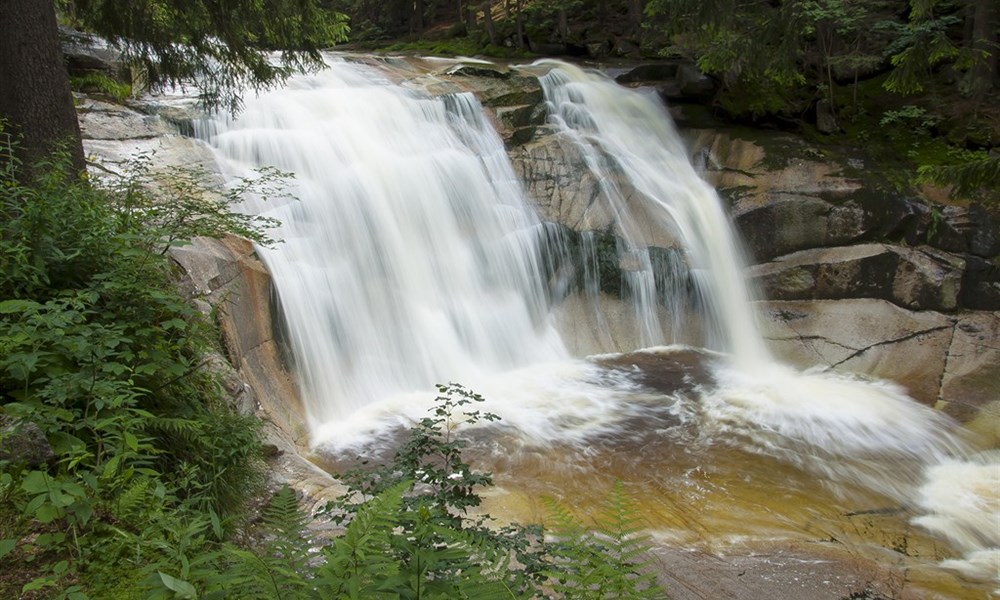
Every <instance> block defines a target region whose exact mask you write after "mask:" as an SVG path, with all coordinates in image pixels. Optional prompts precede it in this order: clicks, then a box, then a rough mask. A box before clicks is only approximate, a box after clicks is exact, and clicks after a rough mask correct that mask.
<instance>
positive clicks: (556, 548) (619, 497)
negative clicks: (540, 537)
mask: <svg viewBox="0 0 1000 600" xmlns="http://www.w3.org/2000/svg"><path fill="white" fill-rule="evenodd" d="M545 503H546V505H547V507H548V509H549V511H550V514H551V517H552V521H553V522H554V525H555V526H554V528H553V531H554V533H555V534H556V536H557V537H556V539H555V540H553V541H552V542H551V543H550V548H549V555H550V557H551V566H550V569H549V570H548V571H547V574H548V576H549V577H550V579H551V585H552V588H553V589H554V590H555V591H556V592H558V593H559V594H560V595H562V596H563V597H565V598H593V599H603V598H609V599H612V598H613V599H638V598H666V597H667V596H666V593H665V592H664V591H663V589H662V588H660V587H659V585H658V584H657V581H656V576H655V575H654V574H653V573H652V572H650V570H649V566H650V561H649V560H648V559H647V558H646V556H647V555H648V553H649V551H650V549H651V548H652V546H651V544H650V541H649V536H647V535H642V534H641V531H642V527H641V525H642V520H641V519H640V517H639V516H638V513H637V510H636V508H635V504H634V502H633V501H632V499H631V498H630V497H629V496H628V493H627V491H626V490H625V486H624V485H623V484H622V483H621V482H620V481H619V482H615V485H614V486H613V487H612V489H611V491H610V493H609V495H608V498H607V500H606V501H605V503H604V507H603V509H602V510H601V512H600V514H599V515H598V518H597V519H596V522H595V524H594V528H593V530H592V531H588V530H587V529H586V528H584V527H583V526H581V525H580V524H579V522H578V521H577V520H576V519H575V518H574V517H573V515H572V514H571V513H570V511H569V510H568V509H567V508H566V507H565V506H563V505H561V504H559V503H558V502H557V501H555V500H552V499H546V500H545Z"/></svg>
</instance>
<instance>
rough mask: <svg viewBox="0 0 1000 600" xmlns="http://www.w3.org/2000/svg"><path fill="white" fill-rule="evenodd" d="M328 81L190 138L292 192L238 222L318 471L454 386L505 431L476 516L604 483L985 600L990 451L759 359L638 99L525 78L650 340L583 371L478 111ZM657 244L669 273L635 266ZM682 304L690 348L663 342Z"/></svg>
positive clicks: (904, 401) (713, 523) (681, 166)
mask: <svg viewBox="0 0 1000 600" xmlns="http://www.w3.org/2000/svg"><path fill="white" fill-rule="evenodd" d="M329 63H330V66H329V68H328V69H326V70H324V71H323V72H321V73H318V74H316V75H311V76H307V77H299V78H296V79H294V80H292V81H291V82H290V84H289V85H288V86H286V87H285V88H284V89H282V90H279V91H275V92H272V93H268V94H265V95H263V96H261V97H259V98H256V99H250V100H248V101H247V106H246V110H245V111H244V113H242V114H241V115H240V116H239V117H238V118H236V119H227V118H222V117H220V118H218V119H215V120H209V121H206V122H205V123H203V124H202V125H201V129H200V135H201V136H202V137H203V138H204V139H205V140H206V141H207V142H208V143H209V144H210V145H211V146H212V147H213V148H214V149H215V151H216V153H217V157H218V160H219V162H220V164H221V165H222V167H223V170H224V172H225V173H227V174H229V175H232V176H242V175H245V174H247V173H248V172H250V170H251V169H253V168H255V167H258V166H262V165H270V166H276V167H278V168H279V169H282V170H285V171H289V172H291V173H293V174H294V179H293V180H291V182H290V184H289V186H290V188H291V189H290V190H289V191H290V193H291V195H292V196H293V197H294V199H285V200H277V201H276V200H270V201H268V202H266V203H260V204H256V205H253V203H251V206H249V208H248V209H249V210H253V211H255V212H260V213H264V214H267V215H269V216H273V217H276V218H278V219H280V220H281V221H282V222H283V226H282V227H281V229H280V230H278V231H276V232H275V234H274V235H275V237H277V238H279V239H282V240H284V243H282V244H280V245H279V246H277V247H276V248H274V249H270V250H262V251H261V256H262V258H263V260H264V261H265V262H266V263H267V265H268V267H269V269H270V271H271V273H272V275H273V277H274V281H275V286H276V288H277V290H278V294H279V296H280V303H281V307H282V311H283V315H284V318H285V321H286V324H287V328H288V331H289V338H290V340H291V343H292V346H293V353H294V356H295V363H296V369H297V371H298V374H299V376H300V383H301V387H302V391H303V396H304V402H305V404H306V409H307V413H308V418H309V419H310V423H309V426H310V430H311V432H312V435H313V441H314V446H315V449H316V452H317V455H318V456H320V457H321V458H320V459H318V460H320V461H321V462H324V463H325V464H328V465H331V466H332V467H336V466H337V465H339V464H342V462H343V460H342V459H343V458H344V457H346V458H352V457H354V456H356V455H359V454H365V453H368V454H378V453H380V452H386V451H388V450H389V447H391V444H392V440H393V439H394V433H395V432H398V431H399V429H400V428H403V427H406V425H407V424H408V423H412V422H413V421H414V420H415V419H417V418H419V417H420V416H422V415H423V413H424V412H425V411H426V410H427V408H428V406H429V405H430V402H431V400H432V398H433V389H434V384H436V383H444V382H448V381H457V382H461V383H463V384H464V385H466V386H468V387H470V388H472V389H474V390H475V391H477V392H479V393H481V394H482V395H484V396H485V397H486V398H487V399H488V406H487V409H488V410H491V411H492V412H495V413H498V414H499V415H500V416H501V417H502V418H503V420H502V421H501V423H500V424H499V425H492V426H490V427H489V428H486V429H484V430H482V431H478V432H473V434H474V435H475V436H476V437H477V439H479V440H480V442H481V443H480V444H478V447H479V448H480V449H479V450H478V454H477V456H476V460H477V464H479V465H481V466H482V467H483V468H486V469H490V470H493V471H494V472H495V474H496V479H497V482H498V484H499V485H498V487H497V489H496V490H495V491H494V492H493V493H492V494H491V498H490V502H491V507H492V508H494V509H496V510H497V511H499V512H502V513H503V514H506V515H507V516H509V517H511V518H519V519H538V518H544V514H543V512H542V511H541V510H540V509H539V508H538V499H539V498H540V497H541V496H543V495H552V496H556V497H561V498H564V499H566V500H567V501H568V502H569V503H570V504H572V505H573V506H574V507H576V508H577V509H578V510H580V511H586V510H587V509H588V508H591V507H593V506H595V505H597V504H599V503H600V501H601V498H602V490H605V489H606V488H608V487H609V486H610V485H611V482H613V481H614V480H616V479H620V480H622V481H624V482H625V483H626V485H627V486H628V487H629V489H630V490H632V491H633V492H634V495H635V497H636V498H639V499H640V503H641V506H642V509H643V514H644V516H646V517H647V518H648V520H649V521H650V523H651V529H652V530H653V531H655V532H656V535H657V536H659V537H660V538H661V539H663V540H665V541H667V542H670V543H675V544H688V545H691V544H696V545H701V546H703V547H708V548H713V549H719V548H725V547H732V546H733V545H734V544H750V546H751V547H753V544H762V543H765V542H773V541H774V540H802V541H813V542H815V541H819V540H827V541H829V540H837V542H838V543H842V544H846V545H847V546H846V547H849V548H852V550H851V551H852V552H853V551H855V550H857V552H859V553H861V552H862V551H861V550H860V549H862V548H868V547H874V548H876V549H881V550H876V551H872V552H874V554H875V555H878V554H879V553H880V552H883V551H884V553H885V554H887V555H891V559H889V560H890V562H891V561H896V562H895V564H897V565H898V566H901V567H902V568H904V569H906V572H907V573H908V574H909V575H908V577H909V578H910V579H909V581H910V584H911V586H916V587H918V588H919V589H924V590H928V591H929V592H928V593H938V594H943V596H940V597H965V596H961V595H954V594H963V593H965V591H967V590H972V591H971V592H969V593H970V594H978V595H969V596H967V597H986V596H984V594H988V593H989V592H988V589H989V588H990V587H991V585H995V583H994V584H990V583H989V581H990V579H991V578H994V577H996V575H997V570H998V568H1000V550H998V546H1000V531H998V529H1000V527H997V526H996V525H997V520H998V519H1000V499H998V493H1000V492H998V488H1000V481H998V480H1000V467H998V466H997V460H996V457H991V456H987V455H974V452H973V448H971V447H970V446H969V445H968V444H967V442H966V441H965V440H963V436H962V432H961V430H960V428H959V427H957V426H956V425H955V424H954V423H952V422H951V421H950V420H948V419H947V418H945V417H943V416H942V415H940V414H939V413H936V412H935V411H933V410H930V409H928V408H925V407H923V406H920V405H918V404H916V403H915V402H913V401H912V400H910V399H909V398H908V397H906V395H905V393H904V392H903V391H902V390H901V389H900V388H898V387H896V386H894V385H891V384H888V383H882V382H867V381H862V380H860V379H856V378H852V377H849V376H845V375H836V374H832V373H818V372H817V373H809V372H807V373H801V372H797V371H794V370H792V369H790V368H788V367H785V366H782V365H779V364H776V363H775V362H774V361H773V360H772V359H771V358H770V356H769V355H768V353H767V351H766V349H765V347H764V345H763V342H762V340H761V337H760V335H759V333H758V332H757V328H756V324H755V317H754V314H753V311H752V309H751V303H750V299H751V296H752V294H751V293H750V292H748V291H747V289H746V287H745V285H744V283H743V278H742V275H741V269H742V264H743V259H742V257H741V253H740V250H739V243H738V241H736V240H735V238H734V237H733V235H732V233H731V231H730V228H729V225H728V221H727V218H726V216H725V214H724V212H723V210H722V207H721V204H720V203H719V200H718V197H717V196H716V194H715V192H714V190H713V189H712V188H711V187H710V186H709V185H707V184H706V183H705V182H704V181H703V180H702V179H701V178H700V177H699V176H698V173H697V172H696V170H695V169H694V168H693V167H692V166H691V164H690V162H689V161H688V158H687V152H686V149H685V147H684V144H683V142H682V140H681V138H680V136H678V134H677V132H676V131H675V130H674V127H673V124H672V123H671V121H670V119H669V117H668V115H667V113H666V111H665V109H664V108H663V106H662V105H661V104H660V103H659V102H658V101H657V100H656V99H655V98H654V97H652V96H649V95H646V94H642V93H640V92H636V91H632V90H626V89H623V88H621V87H619V86H617V85H615V84H614V83H613V82H611V81H609V80H608V79H606V78H604V77H602V76H600V75H598V74H595V73H591V72H586V71H583V70H580V69H578V68H576V67H572V66H569V65H565V64H562V63H555V62H546V63H538V64H535V65H530V66H526V67H525V71H526V72H530V73H535V74H537V75H538V76H539V77H540V81H541V83H542V86H543V89H544V91H545V95H546V101H547V104H548V108H549V115H550V116H549V122H550V125H551V127H552V129H553V130H555V131H556V132H557V134H558V135H560V136H562V137H563V138H564V139H565V140H567V141H568V142H569V143H571V144H574V145H575V147H576V148H577V149H578V150H579V151H580V152H581V153H582V155H583V156H585V157H586V164H587V166H588V168H589V169H590V170H591V172H592V173H593V174H594V175H595V176H596V178H597V179H598V180H599V181H600V182H602V185H601V190H602V193H603V194H602V195H603V196H604V199H605V201H606V202H607V203H608V206H609V207H611V210H612V214H613V216H614V233H615V235H616V240H617V242H616V243H617V249H616V251H617V257H618V260H619V262H620V263H621V264H623V265H626V264H627V265H630V266H629V267H628V268H625V269H624V273H625V275H624V277H625V286H626V287H627V294H626V296H627V297H628V298H630V299H631V301H632V307H633V308H632V310H633V315H634V319H635V320H636V322H637V324H638V326H637V331H638V335H637V339H636V340H635V347H636V350H640V349H642V348H646V349H643V350H641V351H639V352H636V353H633V354H628V355H610V354H609V355H604V356H599V357H590V358H586V357H576V356H571V355H570V353H569V351H568V350H567V345H566V344H565V343H564V341H563V340H564V334H565V333H566V332H565V329H563V330H560V328H559V327H558V326H557V319H556V318H555V312H556V308H557V307H556V306H554V305H553V304H554V302H555V301H554V300H553V298H554V296H553V295H552V293H551V289H550V285H549V284H550V282H549V281H547V278H549V277H550V274H549V273H548V271H547V270H546V258H547V253H550V252H552V248H551V247H550V244H551V240H550V236H547V235H546V230H547V225H546V224H544V223H542V222H540V220H539V218H538V217H537V216H536V214H535V212H534V210H533V208H532V207H531V205H530V203H529V202H528V200H527V198H526V195H525V193H524V190H523V189H522V186H521V183H520V182H519V181H518V180H517V177H516V176H515V175H514V171H513V169H512V167H511V165H510V162H509V160H508V159H507V155H506V152H505V149H504V146H503V143H502V141H501V139H500V137H499V136H498V134H497V133H496V132H495V131H494V130H493V128H492V127H491V126H490V124H489V121H488V120H487V119H486V118H485V116H484V113H483V110H482V108H481V107H480V106H479V104H478V102H477V101H476V100H475V98H474V97H473V96H472V95H471V94H463V93H455V94H449V95H446V96H443V97H431V96H429V95H427V94H424V93H422V92H421V91H420V90H418V89H415V88H414V87H412V86H406V85H399V84H397V83H394V82H392V81H390V78H389V77H388V76H386V75H385V74H384V73H382V72H380V71H379V70H377V69H374V68H372V67H370V66H363V65H360V64H357V63H353V62H351V61H348V60H344V59H343V58H337V57H330V58H329ZM651 231H652V232H654V233H655V235H657V236H659V237H660V238H664V237H665V238H667V239H670V240H672V242H671V246H672V256H674V257H677V258H678V260H677V261H674V262H667V263H665V262H664V261H657V260H653V259H652V258H651V251H650V250H649V249H648V248H647V246H648V245H649V239H650V235H651V233H650V232H651ZM586 239H587V238H586V237H584V240H586ZM585 254H586V253H585ZM593 277H594V274H593V272H590V273H588V274H585V275H581V279H583V280H588V281H589V280H592V279H593ZM664 306H665V307H666V311H667V313H669V314H670V317H669V318H672V319H673V322H672V323H669V324H668V323H664V322H662V321H663V317H662V314H663V310H662V307H664ZM672 308H673V310H672ZM595 310H596V308H595ZM691 311H697V313H698V315H697V320H698V321H699V322H700V323H702V325H701V326H700V327H699V328H698V331H700V332H703V333H702V334H701V335H702V339H701V340H700V343H698V344H697V346H698V347H697V348H692V347H682V346H675V345H674V346H672V345H670V344H672V343H674V342H675V340H676V338H674V337H672V336H674V335H676V333H677V331H678V329H679V328H681V326H683V325H684V322H685V321H686V320H688V317H687V316H685V315H688V314H689V313H690V312H691ZM611 318H614V317H613V316H611V315H604V316H602V317H601V319H603V320H607V319H611ZM692 318H693V317H692ZM601 319H598V320H597V321H596V322H600V320H601ZM576 326H580V327H582V326H593V325H592V324H585V323H579V324H576ZM991 525H992V527H991ZM872 552H869V554H871V553H872ZM881 559H885V557H884V556H882V557H881ZM942 560H947V561H950V562H949V563H945V568H941V567H939V566H938V564H939V563H940V561H942ZM956 574H958V575H956ZM962 577H968V578H969V579H963V578H962ZM984 582H985V583H984ZM969 586H971V587H969ZM956 590H957V591H956Z"/></svg>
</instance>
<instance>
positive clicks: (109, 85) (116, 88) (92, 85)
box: [70, 72, 132, 102]
mask: <svg viewBox="0 0 1000 600" xmlns="http://www.w3.org/2000/svg"><path fill="white" fill-rule="evenodd" d="M70 85H71V86H72V87H73V89H74V90H76V91H78V92H86V93H91V94H93V93H98V94H104V95H106V96H111V98H113V99H114V100H115V101H116V102H124V101H125V100H126V99H128V98H129V97H131V96H132V86H131V85H129V84H127V83H123V82H121V81H118V80H116V79H114V78H112V77H109V76H108V75H105V74H104V73H96V72H95V73H87V74H86V75H82V76H79V77H73V78H72V79H70Z"/></svg>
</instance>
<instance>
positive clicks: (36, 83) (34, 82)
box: [0, 0, 86, 173]
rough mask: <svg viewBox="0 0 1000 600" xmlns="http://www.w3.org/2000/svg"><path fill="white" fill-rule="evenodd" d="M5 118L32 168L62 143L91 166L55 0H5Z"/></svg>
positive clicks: (1, 69) (0, 47)
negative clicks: (60, 33) (78, 119)
mask: <svg viewBox="0 0 1000 600" xmlns="http://www.w3.org/2000/svg"><path fill="white" fill-rule="evenodd" d="M0 119H3V120H6V121H7V125H6V129H7V132H8V133H11V134H13V135H14V136H16V138H20V150H19V152H18V159H19V160H20V161H21V162H22V164H24V166H25V167H27V168H28V171H29V173H30V167H31V164H32V163H33V162H35V161H37V160H39V159H43V158H45V157H47V156H48V155H49V154H50V153H51V152H52V151H53V150H54V149H56V148H58V147H60V145H64V147H65V148H66V150H67V151H68V152H69V154H70V157H71V158H72V161H73V166H74V167H76V168H77V169H78V170H80V171H83V170H84V169H85V168H86V163H85V162H84V159H83V142H82V141H81V139H80V124H79V122H78V121H77V118H76V109H75V108H74V106H73V94H72V92H71V91H70V87H69V75H67V73H66V64H65V62H64V60H63V54H62V47H61V46H60V45H59V29H58V26H57V24H56V10H55V4H54V3H53V2H52V0H0ZM0 160H5V158H4V157H0Z"/></svg>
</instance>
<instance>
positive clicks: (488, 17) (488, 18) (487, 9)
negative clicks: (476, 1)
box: [482, 0, 497, 46]
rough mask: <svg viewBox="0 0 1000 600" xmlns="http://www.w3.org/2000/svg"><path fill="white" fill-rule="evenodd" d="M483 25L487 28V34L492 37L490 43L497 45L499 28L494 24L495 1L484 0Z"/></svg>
mask: <svg viewBox="0 0 1000 600" xmlns="http://www.w3.org/2000/svg"><path fill="white" fill-rule="evenodd" d="M482 9H483V27H485V28H486V36H487V37H488V38H489V39H490V44H492V45H494V46H496V45H497V28H496V25H494V24H493V2H492V1H491V0H483V3H482Z"/></svg>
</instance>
